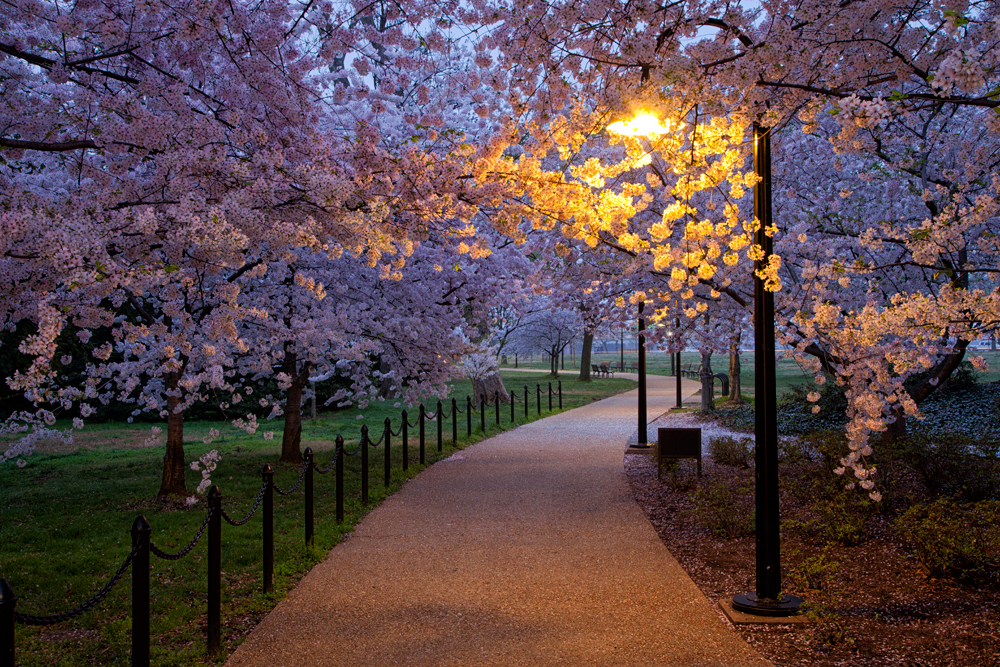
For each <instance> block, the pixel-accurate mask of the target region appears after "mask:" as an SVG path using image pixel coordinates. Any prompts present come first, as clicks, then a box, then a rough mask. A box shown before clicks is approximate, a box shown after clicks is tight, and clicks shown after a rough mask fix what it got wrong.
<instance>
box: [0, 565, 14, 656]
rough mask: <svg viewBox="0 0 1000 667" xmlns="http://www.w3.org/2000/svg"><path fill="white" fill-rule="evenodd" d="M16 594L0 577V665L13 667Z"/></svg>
mask: <svg viewBox="0 0 1000 667" xmlns="http://www.w3.org/2000/svg"><path fill="white" fill-rule="evenodd" d="M15 606H17V596H16V595H14V590H13V589H12V588H11V587H10V584H8V583H7V580H6V579H2V578H0V667H14V658H15V656H14V607H15Z"/></svg>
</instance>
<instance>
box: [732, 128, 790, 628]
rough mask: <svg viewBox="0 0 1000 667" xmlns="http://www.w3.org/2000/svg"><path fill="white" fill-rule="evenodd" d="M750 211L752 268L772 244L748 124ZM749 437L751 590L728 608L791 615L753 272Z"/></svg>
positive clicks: (768, 376)
mask: <svg viewBox="0 0 1000 667" xmlns="http://www.w3.org/2000/svg"><path fill="white" fill-rule="evenodd" d="M753 168H754V173H756V174H757V177H758V181H757V185H755V186H754V189H753V202H754V214H755V215H756V216H757V220H758V221H759V222H760V227H759V228H758V229H757V233H756V239H754V240H755V241H756V243H757V244H758V245H759V246H760V247H761V248H762V249H763V251H764V253H763V257H762V258H761V259H760V260H757V262H756V266H755V268H756V269H757V270H760V269H761V268H763V267H764V266H766V265H767V262H768V257H769V256H770V255H771V253H772V252H773V249H774V244H773V243H772V241H771V236H770V234H769V229H770V228H771V226H772V225H773V220H772V217H771V132H770V129H769V128H765V127H763V126H761V125H759V124H758V123H754V125H753ZM753 324H754V326H753V331H754V348H755V349H754V440H755V452H754V454H755V456H754V458H755V477H756V488H755V498H756V508H755V513H756V521H757V559H756V560H757V572H756V574H757V589H756V590H755V591H751V592H748V593H739V594H738V595H734V596H733V608H734V609H736V610H737V611H742V612H745V613H748V614H756V615H759V616H791V615H793V614H795V613H797V611H798V609H799V607H800V606H801V604H802V598H800V597H797V596H795V595H787V594H785V595H782V593H781V529H780V518H779V516H780V513H779V507H778V412H777V407H776V403H777V388H776V386H775V372H774V370H775V369H774V366H775V360H774V353H775V348H774V293H773V292H771V291H769V290H767V289H766V288H765V286H764V281H763V280H762V279H761V278H760V277H759V276H757V275H756V274H755V275H754V323H753Z"/></svg>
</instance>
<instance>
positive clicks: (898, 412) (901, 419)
mask: <svg viewBox="0 0 1000 667" xmlns="http://www.w3.org/2000/svg"><path fill="white" fill-rule="evenodd" d="M892 416H893V417H895V418H896V419H895V421H893V422H892V423H889V424H886V429H885V431H884V432H883V433H882V441H883V442H887V443H891V442H897V441H898V440H900V439H902V438H905V437H906V414H905V413H904V412H903V408H902V407H901V406H898V405H897V406H895V407H894V408H893V409H892Z"/></svg>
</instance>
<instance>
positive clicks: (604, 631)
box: [226, 376, 770, 667]
mask: <svg viewBox="0 0 1000 667" xmlns="http://www.w3.org/2000/svg"><path fill="white" fill-rule="evenodd" d="M673 386H674V385H673V379H672V378H659V377H655V376H653V377H650V382H649V414H650V415H658V414H661V413H663V412H664V411H665V410H667V409H668V408H669V407H671V406H672V405H673V403H674V395H673V393H672V391H673ZM695 390H697V385H696V383H694V382H692V381H685V391H686V392H687V393H692V392H694V391H695ZM635 405H636V392H635V391H632V392H628V393H626V394H622V395H619V396H615V397H612V398H609V399H605V400H603V401H599V402H595V403H593V404H591V405H589V406H585V407H583V408H578V409H576V410H572V411H569V412H565V413H562V414H559V415H555V416H553V417H549V418H547V419H544V420H541V421H538V422H535V423H533V424H528V425H526V426H522V427H520V428H517V429H515V430H512V431H508V432H506V433H503V434H501V435H498V436H497V437H494V438H491V439H489V440H485V441H483V442H481V443H479V444H476V445H473V446H471V447H469V448H467V449H465V450H463V451H462V452H459V453H457V454H455V455H454V456H452V457H451V458H449V459H447V460H445V461H442V462H440V463H438V464H436V465H434V466H431V467H430V468H428V469H427V470H425V471H423V472H422V473H421V474H420V475H418V476H417V477H416V478H415V479H414V480H412V481H411V482H409V483H408V484H407V485H406V486H404V487H403V488H402V489H401V490H400V491H399V492H398V493H396V494H395V495H393V496H392V497H390V498H388V499H387V500H386V501H385V502H383V503H382V505H381V506H379V507H378V508H376V509H375V510H374V511H372V513H371V514H369V515H368V516H367V517H365V519H364V520H363V521H362V522H361V523H360V524H359V525H358V527H357V529H356V530H355V531H354V532H353V533H352V534H351V535H350V536H349V537H348V538H347V539H346V540H344V541H343V542H342V543H341V544H339V545H337V547H335V548H334V549H333V550H332V551H331V552H330V555H329V556H328V557H327V559H326V560H325V561H323V562H322V563H320V564H319V565H317V566H316V567H315V568H313V570H312V571H311V572H310V573H309V574H308V575H306V577H304V578H303V579H302V581H301V582H300V584H299V585H298V587H297V588H296V589H295V590H294V591H292V592H291V593H290V594H289V596H288V598H287V599H285V600H284V601H282V602H281V603H280V604H279V605H278V606H277V607H276V608H275V609H274V611H273V612H272V613H271V614H270V615H269V616H268V617H267V618H266V619H265V620H264V621H263V622H262V623H261V624H260V625H259V626H257V628H256V629H255V630H254V632H253V633H252V634H251V635H250V637H249V638H248V639H247V640H246V641H245V642H244V643H243V644H242V645H241V646H240V647H239V649H237V651H236V652H235V653H234V654H233V655H232V657H231V658H230V659H229V661H228V662H227V663H226V664H227V665H229V666H230V667H245V666H251V665H252V666H260V667H286V666H287V667H293V666H295V667H299V666H302V667H306V666H309V667H312V666H327V665H330V666H332V665H350V666H351V667H362V666H366V665H373V666H376V665H377V666H380V667H381V666H383V665H414V666H424V665H456V666H458V665H461V666H463V667H464V666H473V665H504V666H511V665H525V666H531V667H536V666H546V665H567V666H576V665H609V666H610V665H623V666H625V665H628V666H632V665H678V666H680V665H684V666H706V667H708V666H716V665H717V666H720V667H721V666H726V667H736V666H740V665H747V666H754V667H766V666H767V665H769V664H770V663H768V662H767V661H765V660H764V659H763V658H761V657H760V655H759V654H757V653H756V652H755V651H754V650H753V649H752V648H751V647H750V646H748V645H747V644H746V643H745V642H744V641H742V640H741V639H740V638H739V637H738V636H737V635H736V634H735V633H734V632H733V631H732V630H731V629H730V628H729V627H727V625H726V624H725V623H724V622H723V621H722V620H721V619H720V617H719V614H718V612H717V611H716V610H715V609H713V607H712V606H711V605H710V603H709V602H708V600H707V599H706V598H705V597H704V595H702V593H701V592H700V591H699V590H698V588H697V587H696V586H695V585H694V584H693V582H692V581H691V580H690V579H689V578H688V576H687V574H686V573H685V572H684V570H683V569H682V568H681V567H680V565H678V563H677V561H676V560H675V559H674V558H673V557H672V556H671V555H670V553H669V552H668V551H667V550H666V548H665V547H664V546H663V544H662V543H661V542H660V540H659V538H658V537H657V535H656V532H655V531H654V530H653V528H652V527H651V526H650V524H649V522H648V521H647V520H646V517H645V516H644V515H643V513H642V511H641V510H640V509H639V508H638V507H637V506H636V504H635V502H634V501H633V498H632V493H631V490H630V488H629V484H628V481H627V479H626V477H625V473H624V470H623V466H622V456H623V451H624V445H625V444H626V441H627V440H628V439H629V436H630V435H631V436H633V437H634V434H635V422H636V413H635Z"/></svg>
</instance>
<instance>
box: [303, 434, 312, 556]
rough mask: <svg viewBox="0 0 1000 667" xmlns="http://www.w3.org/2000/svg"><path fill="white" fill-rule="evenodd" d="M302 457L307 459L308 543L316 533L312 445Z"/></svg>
mask: <svg viewBox="0 0 1000 667" xmlns="http://www.w3.org/2000/svg"><path fill="white" fill-rule="evenodd" d="M302 458H303V459H305V462H306V465H307V466H308V467H307V468H306V478H305V485H306V486H305V496H306V506H305V510H306V544H312V543H313V534H314V532H315V531H314V530H313V528H314V524H313V450H312V447H306V451H305V452H303V454H302Z"/></svg>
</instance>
